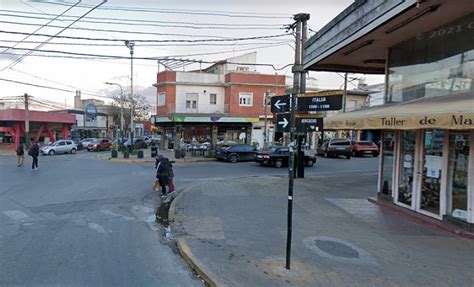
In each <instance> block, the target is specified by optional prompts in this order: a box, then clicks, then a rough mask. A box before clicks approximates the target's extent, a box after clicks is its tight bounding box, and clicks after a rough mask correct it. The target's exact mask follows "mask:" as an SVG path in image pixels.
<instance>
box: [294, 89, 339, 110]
mask: <svg viewBox="0 0 474 287" xmlns="http://www.w3.org/2000/svg"><path fill="white" fill-rule="evenodd" d="M340 109H342V95H341V94H328V95H319V94H316V93H305V94H300V95H299V97H298V111H300V112H321V111H337V110H340Z"/></svg>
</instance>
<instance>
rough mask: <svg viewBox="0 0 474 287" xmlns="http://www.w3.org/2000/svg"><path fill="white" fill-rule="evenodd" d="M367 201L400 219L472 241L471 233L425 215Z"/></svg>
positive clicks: (371, 198) (374, 199) (472, 235)
mask: <svg viewBox="0 0 474 287" xmlns="http://www.w3.org/2000/svg"><path fill="white" fill-rule="evenodd" d="M367 200H368V201H369V202H370V203H373V204H375V205H378V206H381V207H382V208H386V209H388V210H390V211H392V212H395V213H397V214H399V215H400V216H402V217H405V218H408V219H411V220H413V221H414V222H416V223H418V224H424V225H427V226H429V227H431V228H434V229H438V230H442V231H444V232H447V233H451V234H454V235H457V236H460V237H463V238H466V239H471V240H474V233H472V232H469V231H465V230H462V229H457V228H455V227H453V226H449V225H447V224H445V223H444V222H442V221H437V220H435V219H431V218H428V217H426V216H425V215H421V214H412V211H411V210H404V209H401V207H398V206H395V205H394V204H393V203H389V202H383V201H381V200H378V199H377V198H375V197H369V198H367Z"/></svg>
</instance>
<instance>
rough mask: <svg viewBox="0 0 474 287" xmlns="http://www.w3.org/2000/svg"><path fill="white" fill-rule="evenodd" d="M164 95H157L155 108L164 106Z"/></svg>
mask: <svg viewBox="0 0 474 287" xmlns="http://www.w3.org/2000/svg"><path fill="white" fill-rule="evenodd" d="M165 99H166V93H158V101H157V104H156V105H157V106H159V107H161V106H164V105H165Z"/></svg>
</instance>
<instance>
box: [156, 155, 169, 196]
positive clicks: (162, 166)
mask: <svg viewBox="0 0 474 287" xmlns="http://www.w3.org/2000/svg"><path fill="white" fill-rule="evenodd" d="M169 165H170V162H169V160H168V159H167V158H165V157H163V156H162V155H160V156H159V157H158V160H157V161H156V163H155V167H156V178H157V179H158V180H159V181H160V186H161V197H166V186H167V185H168V184H169Z"/></svg>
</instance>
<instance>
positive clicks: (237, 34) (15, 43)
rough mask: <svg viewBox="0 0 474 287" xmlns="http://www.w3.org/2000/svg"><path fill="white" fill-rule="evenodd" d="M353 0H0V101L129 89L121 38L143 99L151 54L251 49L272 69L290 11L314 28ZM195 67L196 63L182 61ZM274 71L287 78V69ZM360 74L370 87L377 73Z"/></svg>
mask: <svg viewBox="0 0 474 287" xmlns="http://www.w3.org/2000/svg"><path fill="white" fill-rule="evenodd" d="M352 2H353V1H350V0H293V1H282V0H272V1H267V0H260V1H251V0H239V1H237V0H234V1H225V0H220V1H218V0H200V1H192V0H185V1H183V0H175V1H157V0H148V1H144V0H141V1H140V0H137V1H131V0H128V1H126V0H109V1H107V2H106V3H104V4H103V5H101V6H100V7H96V6H97V5H99V4H100V3H101V1H100V0H95V1H92V0H83V1H81V2H80V3H79V2H78V1H74V0H36V1H28V0H0V23H1V25H0V87H1V95H0V98H5V97H12V96H19V95H22V94H24V93H28V94H30V95H32V96H33V97H36V98H37V99H47V100H50V101H56V102H58V103H61V105H64V103H66V104H67V105H68V106H71V105H72V104H73V98H74V91H75V90H76V89H79V90H81V91H82V95H83V98H90V97H96V98H98V99H100V98H101V99H107V97H110V96H113V95H116V94H118V92H119V90H118V88H117V87H116V86H107V85H105V84H104V82H115V83H118V84H120V85H122V86H123V88H124V92H125V93H129V91H130V58H129V57H130V54H129V50H128V48H127V47H126V46H125V45H124V41H125V40H134V41H135V48H134V51H135V52H134V57H135V60H134V73H133V76H134V90H135V93H140V94H142V95H145V96H147V97H148V98H149V99H150V101H154V100H155V94H156V90H155V88H154V87H153V86H152V84H153V83H155V82H156V73H157V71H158V64H157V58H164V57H174V58H178V59H192V60H202V61H204V62H214V61H218V60H221V59H226V58H229V57H233V56H237V55H241V54H244V53H248V52H252V51H257V53H258V54H257V62H258V63H262V64H272V65H273V66H274V67H275V68H277V69H278V68H281V67H284V66H285V65H287V64H290V63H292V62H293V60H294V51H293V49H292V45H293V41H294V40H293V38H292V36H290V35H284V34H285V33H286V31H285V29H284V28H283V27H284V25H286V24H290V23H291V22H292V19H291V15H292V14H296V13H301V12H302V13H309V14H310V15H311V19H310V21H309V22H308V24H309V28H310V29H311V30H310V35H312V34H313V33H314V32H312V31H317V30H319V29H320V28H322V27H323V26H324V25H325V24H326V23H328V22H329V21H330V20H331V19H332V18H334V17H335V16H336V15H337V14H339V13H340V12H341V11H342V10H344V9H345V8H346V7H347V6H349V5H350V4H351V3H352ZM75 4H77V5H76V6H74V5H75ZM95 7H96V8H95ZM94 8H95V9H94ZM242 38H254V39H247V40H243V39H242ZM211 40H212V41H211ZM205 66H206V65H205V64H203V67H205ZM197 68H199V65H198V64H194V65H189V66H186V67H185V69H186V70H192V69H197ZM180 70H182V68H180ZM258 71H259V72H262V73H271V74H274V73H275V70H274V69H273V68H271V67H269V66H260V67H259V68H258ZM276 72H278V73H279V74H287V75H289V74H290V73H291V68H290V67H289V68H286V69H283V70H277V71H276ZM310 76H312V77H315V78H316V79H317V85H318V87H319V88H339V87H340V86H341V85H342V77H341V75H338V74H335V73H311V75H310ZM354 76H356V77H360V76H364V75H354ZM364 77H365V78H366V79H367V82H368V83H369V84H370V83H379V82H381V81H382V80H383V78H382V77H381V76H371V75H365V76H364ZM25 83H27V84H30V85H25ZM31 85H39V86H44V87H49V88H53V89H46V88H40V87H35V86H31ZM349 88H354V86H351V85H349Z"/></svg>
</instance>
